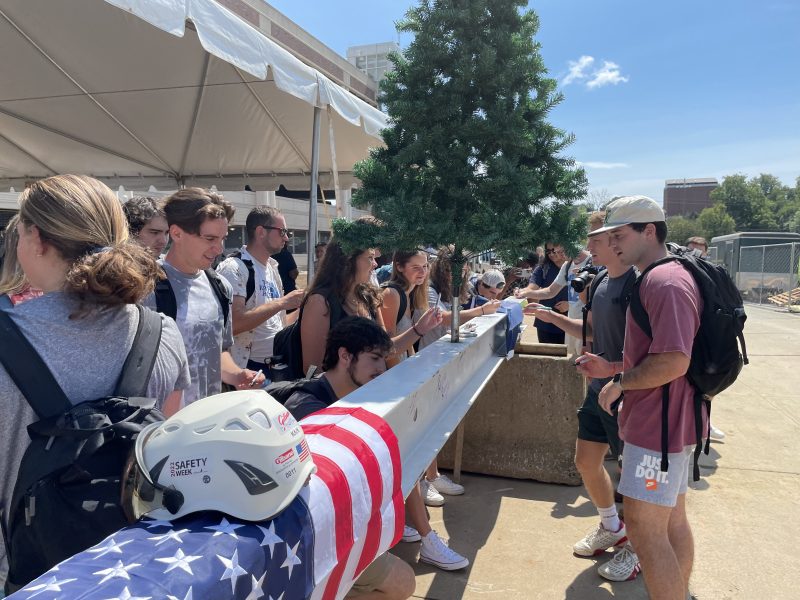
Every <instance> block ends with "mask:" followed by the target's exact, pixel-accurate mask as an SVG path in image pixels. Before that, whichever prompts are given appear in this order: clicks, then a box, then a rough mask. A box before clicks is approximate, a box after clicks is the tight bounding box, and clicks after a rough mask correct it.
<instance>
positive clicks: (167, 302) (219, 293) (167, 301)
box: [155, 263, 255, 326]
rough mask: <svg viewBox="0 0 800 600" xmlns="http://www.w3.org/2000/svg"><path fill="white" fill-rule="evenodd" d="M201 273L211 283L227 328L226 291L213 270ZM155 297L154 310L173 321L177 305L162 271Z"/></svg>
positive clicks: (169, 284)
mask: <svg viewBox="0 0 800 600" xmlns="http://www.w3.org/2000/svg"><path fill="white" fill-rule="evenodd" d="M251 266H252V263H251ZM203 273H205V274H206V277H208V281H209V283H211V289H212V290H213V291H214V295H215V296H216V297H217V300H219V305H220V306H221V307H222V315H223V324H224V325H225V326H227V325H228V317H229V316H230V312H231V297H230V295H229V293H228V289H227V288H226V287H225V285H224V284H223V283H222V280H221V279H220V277H219V275H218V274H217V272H216V271H215V270H214V269H205V270H204V271H203ZM254 289H255V288H254ZM155 296H156V310H157V311H158V312H160V313H163V314H165V315H167V316H168V317H172V319H175V317H176V316H177V315H178V303H177V301H176V300H175V291H174V290H173V289H172V284H171V283H170V282H169V279H168V278H167V276H166V273H164V272H163V270H162V271H161V273H160V274H159V278H158V281H156V289H155ZM248 297H249V296H248Z"/></svg>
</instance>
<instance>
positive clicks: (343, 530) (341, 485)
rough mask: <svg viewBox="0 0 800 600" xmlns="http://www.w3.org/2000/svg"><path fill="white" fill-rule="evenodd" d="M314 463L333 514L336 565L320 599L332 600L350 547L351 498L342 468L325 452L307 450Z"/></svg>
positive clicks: (351, 545)
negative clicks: (326, 488) (329, 499)
mask: <svg viewBox="0 0 800 600" xmlns="http://www.w3.org/2000/svg"><path fill="white" fill-rule="evenodd" d="M311 455H312V457H313V458H314V463H315V464H316V465H317V476H318V477H319V478H320V479H321V480H322V481H323V483H324V484H325V485H326V486H328V490H329V491H330V493H331V499H332V500H333V510H334V511H335V513H336V515H335V517H334V523H335V527H336V566H335V567H334V568H333V571H331V574H330V576H329V577H328V583H327V585H326V586H325V593H324V594H323V595H322V598H323V600H333V599H335V598H336V594H337V592H338V591H339V583H340V582H341V580H342V574H343V573H344V569H345V567H346V566H347V557H348V555H349V554H350V550H352V548H353V544H354V540H353V499H352V497H351V496H350V486H349V485H348V484H347V477H345V474H344V471H342V469H341V468H340V467H339V465H337V464H336V463H335V462H333V461H332V460H331V459H330V458H328V457H327V456H324V455H322V454H317V453H316V452H312V453H311Z"/></svg>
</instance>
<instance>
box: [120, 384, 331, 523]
mask: <svg viewBox="0 0 800 600" xmlns="http://www.w3.org/2000/svg"><path fill="white" fill-rule="evenodd" d="M127 471H128V472H127V473H126V475H125V481H124V489H123V500H124V501H123V504H126V501H127V502H129V503H130V506H127V507H126V508H128V509H129V510H130V514H131V515H132V517H133V518H139V517H140V516H142V515H143V514H147V515H148V516H151V517H153V518H156V519H168V520H171V519H177V518H179V517H182V516H184V515H187V514H189V513H193V512H197V511H203V510H216V511H220V512H224V513H227V514H229V515H231V516H232V517H236V518H238V519H243V520H246V521H263V520H266V519H271V518H272V517H274V516H275V515H277V514H278V513H280V512H281V511H282V510H283V509H284V508H286V507H287V506H288V505H289V503H290V502H291V501H292V500H294V498H295V496H297V494H298V493H299V492H300V489H301V488H302V487H303V485H304V484H305V483H306V481H307V480H308V478H309V476H310V475H311V474H312V473H314V472H315V471H316V467H315V466H314V462H313V460H312V459H311V452H310V451H309V448H308V445H307V442H306V440H305V435H304V434H303V430H302V428H301V427H300V425H299V424H298V423H297V421H296V420H295V419H294V417H292V415H291V414H290V413H289V411H287V410H286V409H285V408H284V407H283V406H281V404H280V403H279V402H278V401H276V400H275V399H274V398H273V397H272V396H270V395H269V394H268V393H267V392H266V391H264V390H245V391H238V392H228V393H225V394H218V395H216V396H209V397H208V398H203V399H201V400H197V401H196V402H193V403H192V404H190V405H189V406H187V407H186V408H184V409H182V410H180V411H178V412H177V413H176V414H175V415H173V416H172V417H170V418H169V419H167V420H166V421H163V422H161V423H153V424H152V425H150V426H148V427H146V428H145V429H144V430H142V432H141V433H140V434H139V436H138V437H137V439H136V448H135V460H131V461H130V464H129V468H128V469H127Z"/></svg>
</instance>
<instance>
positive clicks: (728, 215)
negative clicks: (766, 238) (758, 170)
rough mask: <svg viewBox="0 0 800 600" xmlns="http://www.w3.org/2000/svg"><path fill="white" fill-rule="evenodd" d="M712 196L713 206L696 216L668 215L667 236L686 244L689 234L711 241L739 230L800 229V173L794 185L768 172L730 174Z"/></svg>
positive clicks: (671, 239)
mask: <svg viewBox="0 0 800 600" xmlns="http://www.w3.org/2000/svg"><path fill="white" fill-rule="evenodd" d="M711 199H712V200H714V202H715V204H714V206H711V207H709V208H706V209H704V210H703V211H702V212H701V213H700V214H699V215H697V216H680V217H669V218H667V226H668V227H669V236H668V240H669V241H671V242H677V243H679V244H683V243H685V242H686V238H687V237H691V236H695V235H700V236H703V237H704V238H706V239H707V240H709V241H711V238H713V237H715V236H719V235H727V234H729V233H734V232H736V231H791V232H795V233H800V177H798V178H797V180H796V182H795V186H794V187H791V186H787V185H784V184H783V183H782V182H781V180H780V179H778V178H777V177H775V176H774V175H770V174H768V173H762V174H761V175H759V176H758V177H753V178H751V179H747V176H745V175H742V174H736V175H729V176H727V177H724V178H723V180H722V183H721V184H720V186H719V187H718V188H716V189H715V190H714V191H713V192H711Z"/></svg>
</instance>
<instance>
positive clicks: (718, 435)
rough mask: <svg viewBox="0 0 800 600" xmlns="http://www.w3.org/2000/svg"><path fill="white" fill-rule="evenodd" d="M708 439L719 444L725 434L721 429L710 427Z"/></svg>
mask: <svg viewBox="0 0 800 600" xmlns="http://www.w3.org/2000/svg"><path fill="white" fill-rule="evenodd" d="M709 437H711V439H712V440H716V441H718V442H721V441H722V440H724V439H725V432H724V431H722V429H717V428H716V427H714V426H713V425H712V426H711V433H710V434H709Z"/></svg>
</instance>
